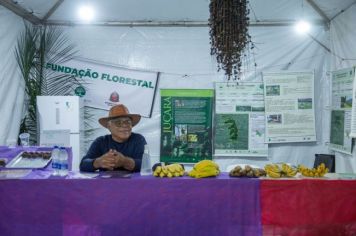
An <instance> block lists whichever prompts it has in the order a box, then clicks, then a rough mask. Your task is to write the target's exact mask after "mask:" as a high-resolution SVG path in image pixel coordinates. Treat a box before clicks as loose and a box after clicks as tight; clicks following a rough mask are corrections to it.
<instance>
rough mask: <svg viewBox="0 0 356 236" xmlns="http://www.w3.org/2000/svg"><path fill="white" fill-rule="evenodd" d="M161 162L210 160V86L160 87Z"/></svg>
mask: <svg viewBox="0 0 356 236" xmlns="http://www.w3.org/2000/svg"><path fill="white" fill-rule="evenodd" d="M160 92H161V149H160V150H161V151H160V161H161V162H180V163H195V162H199V161H201V160H204V159H210V160H211V159H212V142H211V140H212V113H213V97H214V91H213V90H211V89H161V91H160Z"/></svg>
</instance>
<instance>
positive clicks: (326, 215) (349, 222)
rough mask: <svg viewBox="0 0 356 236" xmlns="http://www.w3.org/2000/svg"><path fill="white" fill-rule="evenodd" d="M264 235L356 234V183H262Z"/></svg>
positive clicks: (314, 181)
mask: <svg viewBox="0 0 356 236" xmlns="http://www.w3.org/2000/svg"><path fill="white" fill-rule="evenodd" d="M261 207H262V213H261V214H262V224H263V234H264V235H298V236H303V235H305V236H307V235H333V236H334V235H355V234H356V181H353V180H347V181H346V180H344V181H343V180H318V179H315V180H314V179H305V180H262V181H261Z"/></svg>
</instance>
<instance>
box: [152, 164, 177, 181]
mask: <svg viewBox="0 0 356 236" xmlns="http://www.w3.org/2000/svg"><path fill="white" fill-rule="evenodd" d="M183 175H184V168H183V166H182V165H181V164H178V163H174V164H170V165H164V166H161V165H157V166H156V168H155V169H154V170H153V176H156V177H161V178H163V177H169V178H172V177H180V176H183Z"/></svg>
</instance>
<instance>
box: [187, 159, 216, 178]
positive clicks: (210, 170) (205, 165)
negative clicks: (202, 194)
mask: <svg viewBox="0 0 356 236" xmlns="http://www.w3.org/2000/svg"><path fill="white" fill-rule="evenodd" d="M219 173H220V170H219V166H218V165H217V164H216V163H215V162H213V161H210V160H202V161H199V162H198V163H196V164H195V165H194V167H193V170H191V171H190V172H189V176H190V177H193V178H204V177H210V176H217V175H219Z"/></svg>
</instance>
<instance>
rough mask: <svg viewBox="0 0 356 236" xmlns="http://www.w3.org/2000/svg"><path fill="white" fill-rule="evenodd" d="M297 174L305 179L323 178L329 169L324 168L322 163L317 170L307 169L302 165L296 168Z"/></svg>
mask: <svg viewBox="0 0 356 236" xmlns="http://www.w3.org/2000/svg"><path fill="white" fill-rule="evenodd" d="M298 169H299V172H300V173H302V175H303V176H307V177H323V176H324V175H325V174H326V173H328V172H329V169H328V168H326V167H325V164H324V163H321V164H320V165H319V166H318V167H317V168H312V169H310V168H307V167H305V166H303V165H299V166H298Z"/></svg>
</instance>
